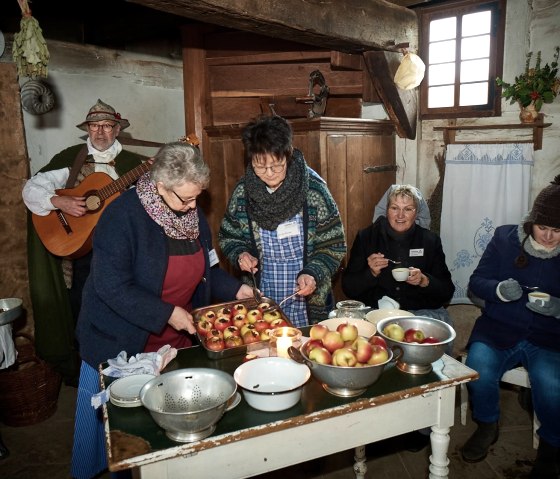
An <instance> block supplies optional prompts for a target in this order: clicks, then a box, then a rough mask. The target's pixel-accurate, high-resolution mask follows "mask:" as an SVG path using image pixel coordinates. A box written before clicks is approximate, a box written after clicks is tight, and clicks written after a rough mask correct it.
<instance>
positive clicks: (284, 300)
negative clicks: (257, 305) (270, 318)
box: [263, 288, 299, 313]
mask: <svg viewBox="0 0 560 479" xmlns="http://www.w3.org/2000/svg"><path fill="white" fill-rule="evenodd" d="M298 293H299V288H298V289H296V292H295V293H292V294H289V295H288V296H286V297H285V298H284V299H282V301H280V302H279V303H278V304H277V305H272V306H269V307H268V308H266V309H263V313H270V312H271V311H275V310H277V309H278V308H279V307H280V306H282V305H283V304H284V303H285V302H286V301H288V299H290V298H293V297H294V296H296V295H297V294H298Z"/></svg>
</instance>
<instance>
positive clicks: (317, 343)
mask: <svg viewBox="0 0 560 479" xmlns="http://www.w3.org/2000/svg"><path fill="white" fill-rule="evenodd" d="M322 347H323V342H322V341H321V340H320V339H310V340H309V341H307V342H306V343H305V347H304V351H305V353H306V354H308V355H309V351H311V350H312V349H313V348H322Z"/></svg>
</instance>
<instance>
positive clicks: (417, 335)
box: [404, 328, 426, 343]
mask: <svg viewBox="0 0 560 479" xmlns="http://www.w3.org/2000/svg"><path fill="white" fill-rule="evenodd" d="M425 337H426V335H425V334H424V332H423V331H421V330H420V329H415V328H409V329H407V330H406V331H405V332H404V341H405V342H406V343H421V342H422V341H423V340H424V338H425Z"/></svg>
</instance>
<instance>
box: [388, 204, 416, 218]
mask: <svg viewBox="0 0 560 479" xmlns="http://www.w3.org/2000/svg"><path fill="white" fill-rule="evenodd" d="M388 210H389V211H390V212H391V213H393V214H394V215H398V214H400V213H403V214H404V215H405V216H411V215H413V214H414V213H415V211H416V208H413V207H412V206H405V207H404V208H399V207H398V206H394V205H393V206H389V208H388Z"/></svg>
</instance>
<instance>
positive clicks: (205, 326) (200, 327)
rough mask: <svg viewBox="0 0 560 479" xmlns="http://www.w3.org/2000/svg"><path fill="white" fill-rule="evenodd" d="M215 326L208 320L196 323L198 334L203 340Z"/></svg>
mask: <svg viewBox="0 0 560 479" xmlns="http://www.w3.org/2000/svg"><path fill="white" fill-rule="evenodd" d="M213 327H214V326H213V325H212V323H211V322H210V321H208V320H206V319H201V320H200V321H199V322H198V323H196V332H197V333H198V335H199V336H200V337H201V338H205V337H206V336H207V335H208V333H209V332H210V330H211V329H212V328H213Z"/></svg>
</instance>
